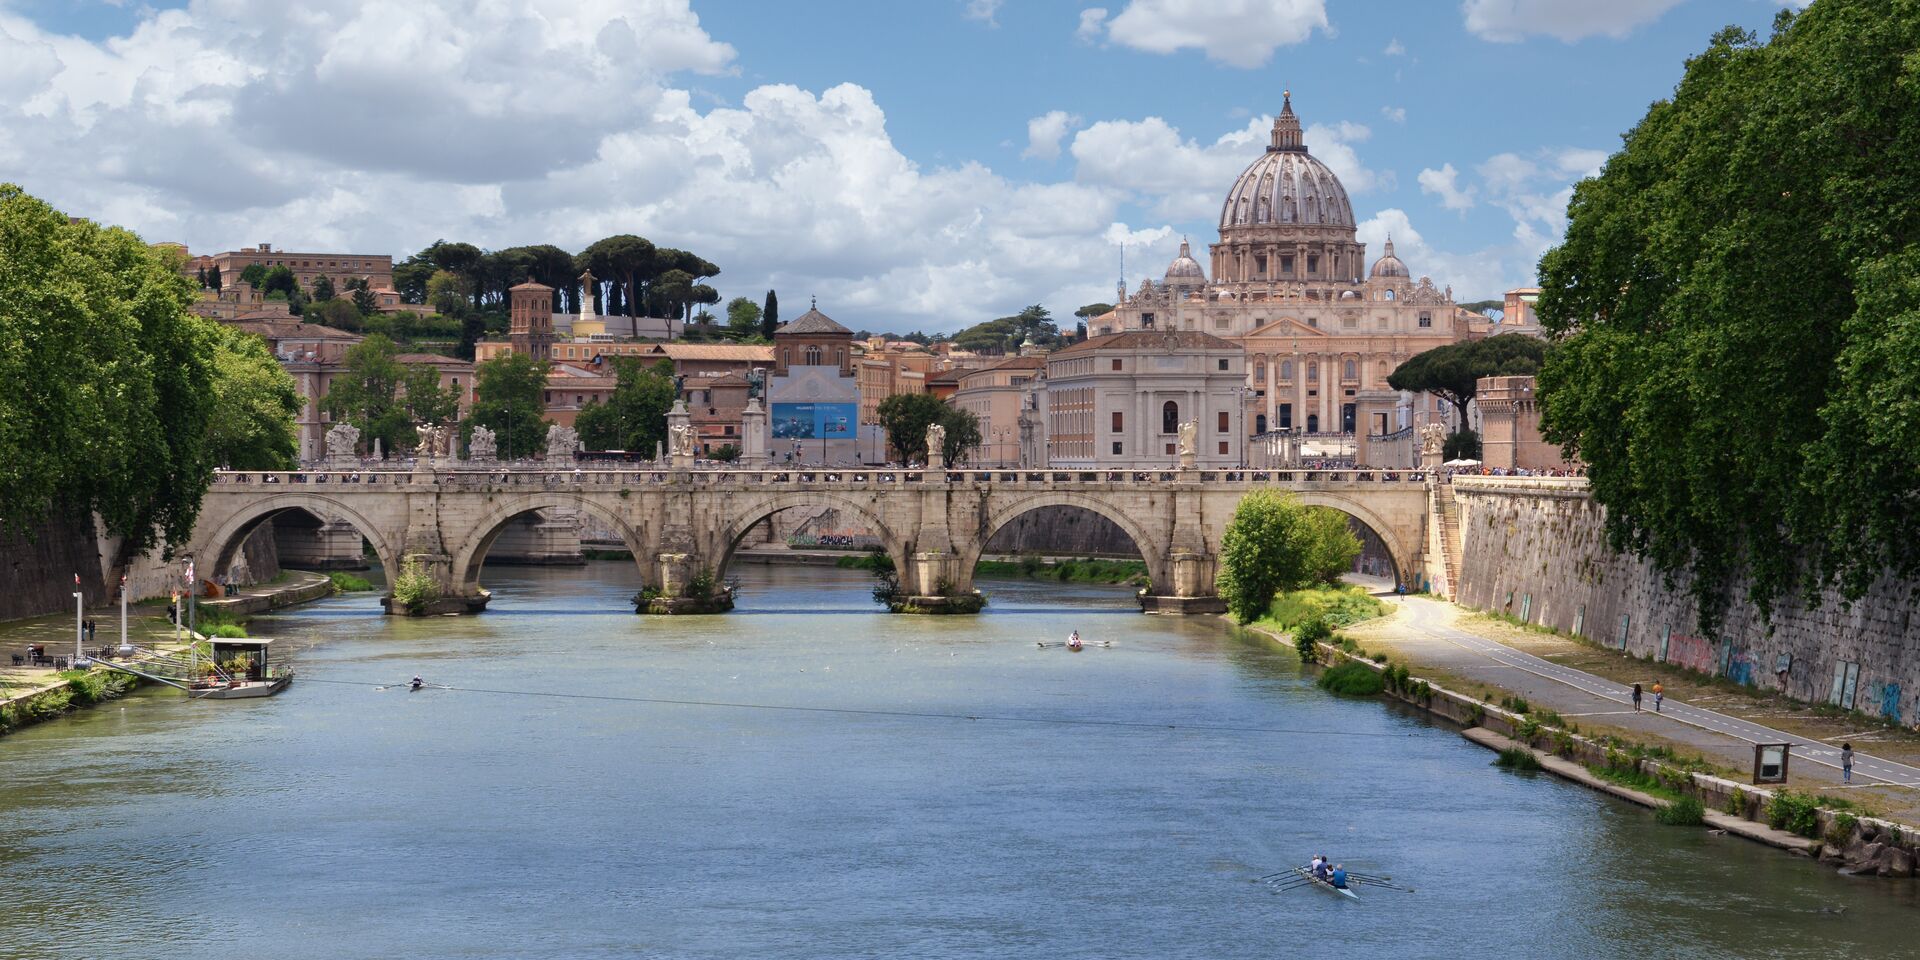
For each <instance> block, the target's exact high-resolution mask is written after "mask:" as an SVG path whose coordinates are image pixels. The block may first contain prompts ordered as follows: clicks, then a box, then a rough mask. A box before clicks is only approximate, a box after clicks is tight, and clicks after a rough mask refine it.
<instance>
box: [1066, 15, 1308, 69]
mask: <svg viewBox="0 0 1920 960" xmlns="http://www.w3.org/2000/svg"><path fill="white" fill-rule="evenodd" d="M1106 13H1107V11H1106V10H1105V9H1103V8H1099V7H1094V8H1089V9H1086V10H1083V11H1082V12H1081V14H1080V28H1079V31H1078V32H1079V34H1080V36H1082V37H1083V38H1085V37H1087V36H1088V35H1089V34H1094V35H1098V32H1099V31H1100V30H1101V28H1102V27H1104V28H1105V35H1106V38H1107V39H1108V40H1111V41H1113V42H1114V43H1117V44H1120V45H1122V46H1126V47H1132V48H1134V49H1136V50H1145V51H1147V52H1149V53H1174V52H1176V51H1180V50H1199V51H1201V52H1202V53H1204V54H1206V56H1207V58H1208V59H1210V60H1217V61H1219V62H1221V63H1225V64H1228V65H1230V66H1235V67H1249V68H1250V67H1258V66H1263V65H1264V64H1266V62H1267V61H1268V60H1270V59H1272V57H1273V52H1274V50H1276V49H1278V48H1280V47H1287V46H1292V45H1294V44H1297V43H1301V42H1304V41H1305V40H1306V39H1307V38H1308V37H1310V36H1312V35H1313V31H1314V30H1316V29H1317V30H1319V31H1320V32H1321V33H1331V32H1332V30H1333V28H1332V25H1331V24H1329V23H1328V22H1327V8H1326V2H1325V0H1129V2H1128V4H1127V6H1126V9H1124V10H1121V11H1120V12H1119V14H1117V15H1115V16H1114V17H1113V18H1112V19H1108V18H1107V16H1106Z"/></svg>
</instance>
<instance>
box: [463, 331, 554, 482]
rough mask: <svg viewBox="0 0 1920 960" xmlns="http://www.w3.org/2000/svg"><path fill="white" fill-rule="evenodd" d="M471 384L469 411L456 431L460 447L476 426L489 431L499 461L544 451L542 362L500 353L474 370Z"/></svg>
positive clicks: (544, 371) (524, 355) (545, 382)
mask: <svg viewBox="0 0 1920 960" xmlns="http://www.w3.org/2000/svg"><path fill="white" fill-rule="evenodd" d="M473 381H474V387H473V393H474V398H473V409H472V410H471V411H469V412H468V414H467V419H466V423H465V424H463V425H462V428H461V431H460V439H461V442H462V443H465V442H466V441H467V440H468V439H469V438H471V437H472V435H473V428H474V427H477V426H478V427H486V428H487V429H489V430H492V431H493V433H494V436H495V437H496V438H497V442H498V444H499V450H500V456H501V457H503V458H506V459H509V460H518V459H522V458H524V457H527V456H529V455H531V454H533V453H534V452H535V451H538V450H544V449H546V445H547V427H548V423H547V421H546V420H545V419H544V417H543V416H542V415H543V414H544V413H546V403H545V400H544V397H545V394H546V389H547V365H546V364H545V363H544V362H542V361H539V360H535V359H533V358H532V357H529V356H527V355H526V354H524V353H503V354H501V355H500V356H497V357H494V358H493V359H492V360H488V361H485V362H484V363H481V364H480V365H479V366H478V367H476V368H475V369H474V371H473Z"/></svg>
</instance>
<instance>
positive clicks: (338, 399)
mask: <svg viewBox="0 0 1920 960" xmlns="http://www.w3.org/2000/svg"><path fill="white" fill-rule="evenodd" d="M399 353H400V350H399V348H398V347H396V346H395V345H394V343H393V341H392V340H390V339H388V338H387V337H386V336H384V335H382V334H378V333H375V334H370V335H369V336H368V337H367V338H366V339H365V340H362V341H360V342H359V343H356V344H354V345H353V346H352V347H351V348H350V349H348V350H347V353H346V356H344V357H342V358H341V370H340V373H339V374H337V375H336V376H334V378H333V382H332V384H331V385H330V386H329V387H328V389H327V395H326V397H325V398H323V399H322V400H321V402H320V406H321V409H323V410H325V411H326V412H327V416H328V417H331V418H332V419H333V420H334V421H336V422H340V423H351V424H353V425H354V426H355V427H357V428H359V430H360V442H361V443H363V444H365V445H366V447H367V449H369V450H371V449H372V448H373V442H374V441H375V440H378V441H380V443H381V445H382V447H383V449H384V451H385V452H386V453H389V454H397V453H400V452H402V451H404V450H410V449H412V448H413V445H414V442H415V441H416V440H417V439H418V437H417V435H416V434H415V433H414V431H413V421H412V420H411V419H410V418H409V417H408V416H407V409H406V407H405V406H404V405H403V404H402V403H401V402H400V399H399V394H400V384H401V382H402V381H403V380H405V379H406V375H407V370H406V367H404V366H402V365H401V363H400V361H399V360H396V359H395V357H397V356H398V355H399Z"/></svg>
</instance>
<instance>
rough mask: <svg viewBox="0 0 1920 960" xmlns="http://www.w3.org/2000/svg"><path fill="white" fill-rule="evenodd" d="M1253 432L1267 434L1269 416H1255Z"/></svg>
mask: <svg viewBox="0 0 1920 960" xmlns="http://www.w3.org/2000/svg"><path fill="white" fill-rule="evenodd" d="M1253 432H1254V433H1266V432H1267V415H1266V414H1264V413H1256V414H1254V415H1253Z"/></svg>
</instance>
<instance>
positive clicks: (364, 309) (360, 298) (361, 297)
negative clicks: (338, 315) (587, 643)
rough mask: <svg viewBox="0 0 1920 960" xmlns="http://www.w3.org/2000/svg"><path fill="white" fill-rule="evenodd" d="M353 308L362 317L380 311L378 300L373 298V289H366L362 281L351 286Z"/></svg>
mask: <svg viewBox="0 0 1920 960" xmlns="http://www.w3.org/2000/svg"><path fill="white" fill-rule="evenodd" d="M353 308H354V309H355V310H358V311H360V315H361V316H363V317H371V316H373V315H374V314H376V313H379V312H380V301H379V300H377V299H375V298H374V296H373V291H372V290H369V289H367V286H366V284H365V283H364V282H363V283H362V284H361V285H360V286H358V287H355V288H353Z"/></svg>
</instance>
